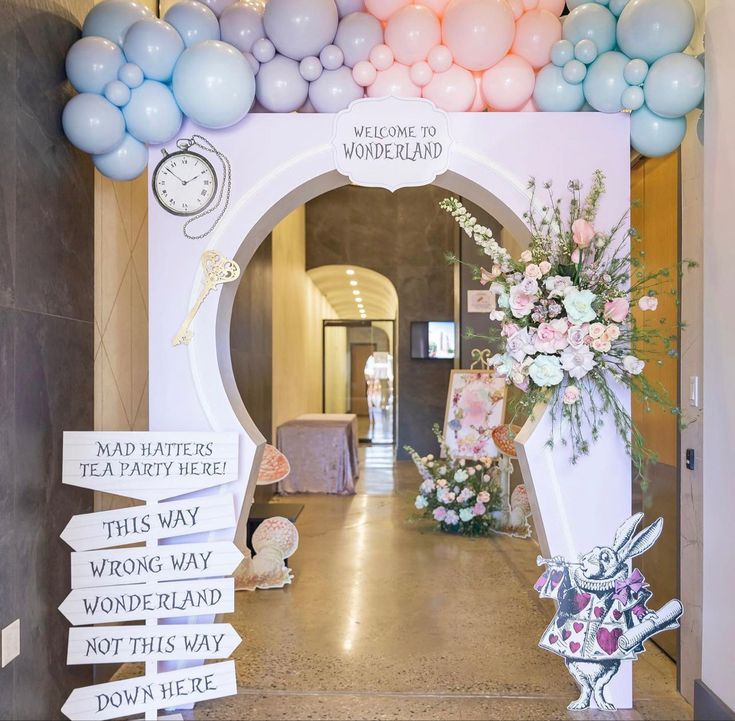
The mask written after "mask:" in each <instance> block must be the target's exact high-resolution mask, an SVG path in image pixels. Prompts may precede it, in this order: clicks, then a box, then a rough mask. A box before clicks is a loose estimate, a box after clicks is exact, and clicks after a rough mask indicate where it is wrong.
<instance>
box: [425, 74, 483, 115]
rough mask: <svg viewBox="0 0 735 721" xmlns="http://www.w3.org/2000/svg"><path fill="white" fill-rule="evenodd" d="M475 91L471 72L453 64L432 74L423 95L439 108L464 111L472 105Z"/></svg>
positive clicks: (448, 110)
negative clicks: (442, 70)
mask: <svg viewBox="0 0 735 721" xmlns="http://www.w3.org/2000/svg"><path fill="white" fill-rule="evenodd" d="M476 92H477V85H475V78H474V76H473V75H472V73H471V72H470V71H469V70H466V69H465V68H462V67H460V66H459V65H457V64H454V65H452V67H451V68H449V70H446V71H445V72H443V73H437V74H436V75H434V77H433V78H432V79H431V82H430V83H429V84H428V85H427V86H426V87H425V88H424V89H423V96H424V97H425V98H426V99H427V100H431V101H432V102H433V103H434V105H436V107H437V108H439V109H441V110H446V111H447V112H454V113H464V112H466V111H468V110H469V109H470V108H471V107H472V103H473V102H474V100H475V93H476Z"/></svg>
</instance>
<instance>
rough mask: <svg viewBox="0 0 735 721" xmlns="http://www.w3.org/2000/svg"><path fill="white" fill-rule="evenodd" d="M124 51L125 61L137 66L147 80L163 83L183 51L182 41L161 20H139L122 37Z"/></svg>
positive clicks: (167, 78)
mask: <svg viewBox="0 0 735 721" xmlns="http://www.w3.org/2000/svg"><path fill="white" fill-rule="evenodd" d="M123 50H124V51H125V57H126V58H127V59H128V61H129V62H131V63H135V64H136V65H138V66H139V67H140V68H141V69H142V70H143V73H144V74H145V76H146V77H147V78H148V79H149V80H159V81H160V82H162V83H166V82H168V81H169V80H171V75H173V72H174V66H175V65H176V61H177V60H178V59H179V56H180V55H181V53H183V52H184V41H183V40H182V39H181V35H179V33H178V32H177V31H176V28H175V27H173V25H169V24H168V23H167V22H165V21H164V20H139V21H138V22H137V23H134V24H133V25H131V26H130V29H129V30H128V32H127V34H126V35H125V42H124V43H123Z"/></svg>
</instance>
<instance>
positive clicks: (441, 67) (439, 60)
mask: <svg viewBox="0 0 735 721" xmlns="http://www.w3.org/2000/svg"><path fill="white" fill-rule="evenodd" d="M428 61H429V66H430V67H431V69H432V70H433V71H434V72H435V73H443V72H446V71H447V70H449V68H451V67H452V62H453V61H452V53H451V51H450V50H449V48H448V47H447V46H446V45H437V46H436V47H435V48H432V49H431V50H430V51H429V57H428Z"/></svg>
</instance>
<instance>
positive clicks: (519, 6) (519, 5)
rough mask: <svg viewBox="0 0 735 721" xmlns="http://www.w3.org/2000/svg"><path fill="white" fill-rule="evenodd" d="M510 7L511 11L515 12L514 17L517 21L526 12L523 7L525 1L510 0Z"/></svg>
mask: <svg viewBox="0 0 735 721" xmlns="http://www.w3.org/2000/svg"><path fill="white" fill-rule="evenodd" d="M508 5H510V9H511V10H512V11H513V17H514V18H515V19H516V20H518V18H519V17H520V16H521V15H523V13H524V12H526V8H524V7H523V0H508Z"/></svg>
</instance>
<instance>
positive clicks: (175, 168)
mask: <svg viewBox="0 0 735 721" xmlns="http://www.w3.org/2000/svg"><path fill="white" fill-rule="evenodd" d="M179 148H180V150H177V151H176V152H174V153H169V152H168V151H167V150H165V149H164V150H162V151H161V152H162V153H163V158H162V160H161V162H160V163H158V165H157V166H156V169H155V170H154V171H153V194H154V195H155V196H156V200H157V201H158V202H159V203H160V204H161V207H163V209H164V210H167V211H168V212H169V213H173V214H174V215H196V214H197V213H199V212H201V211H202V210H204V209H205V208H206V207H207V206H208V205H209V204H210V203H211V202H212V200H213V199H214V196H215V194H216V192H217V174H216V173H215V172H214V166H213V165H212V163H210V162H209V160H207V159H206V158H205V157H204V156H203V155H200V154H199V153H195V152H194V151H192V150H191V145H188V143H182V144H181V145H179Z"/></svg>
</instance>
